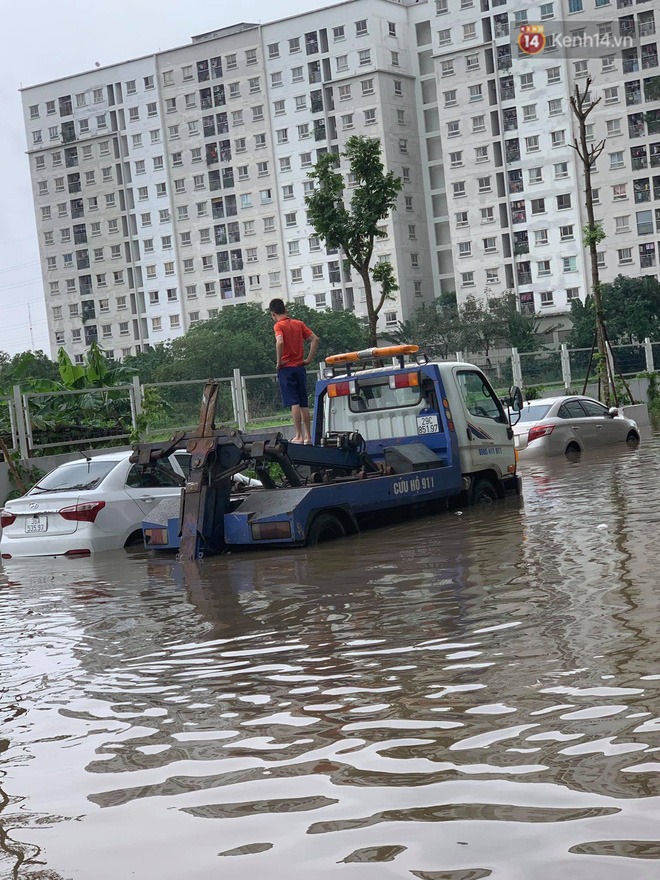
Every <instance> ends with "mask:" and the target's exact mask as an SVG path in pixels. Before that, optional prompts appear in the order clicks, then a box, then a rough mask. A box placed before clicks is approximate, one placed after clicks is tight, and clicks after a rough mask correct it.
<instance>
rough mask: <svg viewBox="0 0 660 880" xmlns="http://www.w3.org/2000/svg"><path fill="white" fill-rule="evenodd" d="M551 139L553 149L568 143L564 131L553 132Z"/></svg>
mask: <svg viewBox="0 0 660 880" xmlns="http://www.w3.org/2000/svg"><path fill="white" fill-rule="evenodd" d="M550 139H551V141H552V146H553V147H562V146H564V144H565V143H566V132H565V131H564V129H562V130H561V131H553V132H551V133H550Z"/></svg>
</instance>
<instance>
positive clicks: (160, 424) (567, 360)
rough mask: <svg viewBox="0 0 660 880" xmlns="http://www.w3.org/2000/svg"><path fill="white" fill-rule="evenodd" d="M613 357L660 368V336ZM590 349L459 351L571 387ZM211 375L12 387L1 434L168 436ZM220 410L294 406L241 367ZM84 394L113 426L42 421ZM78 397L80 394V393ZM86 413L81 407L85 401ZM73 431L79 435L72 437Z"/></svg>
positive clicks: (628, 371) (28, 452) (480, 362)
mask: <svg viewBox="0 0 660 880" xmlns="http://www.w3.org/2000/svg"><path fill="white" fill-rule="evenodd" d="M612 348H613V352H614V357H615V358H616V360H617V363H618V365H619V367H620V369H621V371H622V373H623V374H624V375H625V376H634V375H636V374H637V373H640V372H643V371H648V372H654V371H659V372H660V342H654V343H652V342H651V341H650V340H648V339H647V340H645V341H644V343H642V344H641V345H640V344H634V345H615V346H613V347H612ZM589 356H590V349H587V348H583V349H580V348H578V349H568V348H567V347H566V346H565V345H562V346H561V348H560V349H559V350H555V351H535V352H519V351H517V349H515V348H512V349H511V350H510V351H499V352H497V353H495V354H493V355H491V356H489V357H484V355H470V354H467V353H463V352H457V354H456V359H457V360H468V361H469V362H470V363H474V364H476V365H477V366H478V367H480V368H481V369H482V370H483V371H484V372H485V373H486V375H487V376H488V378H489V379H490V381H491V383H492V384H493V386H494V387H495V388H496V389H497V390H498V391H500V392H503V391H504V390H506V389H508V387H509V386H510V385H512V384H515V385H519V386H520V387H521V388H523V389H526V388H527V389H529V388H531V387H538V386H543V387H544V388H545V389H548V388H553V387H556V388H557V390H558V392H559V393H561V389H564V390H566V391H568V390H569V389H574V388H577V389H579V390H581V387H580V386H581V385H582V383H583V382H584V379H585V376H586V371H587V365H588V363H589ZM316 379H317V374H316V373H315V372H313V371H309V372H308V374H307V380H308V389H309V393H310V401H313V395H314V384H315V382H316ZM206 381H207V380H206V379H186V380H181V381H175V382H148V383H145V384H144V385H143V384H141V383H140V380H139V378H138V377H137V376H134V377H133V382H132V383H131V384H130V385H120V386H116V387H110V388H87V389H83V390H80V391H49V392H40V393H37V392H30V391H26V392H23V391H22V389H21V387H20V386H19V385H15V386H14V393H13V396H12V397H0V433H1V434H2V435H3V436H4V437H5V443H6V445H7V447H8V448H9V449H10V451H14V450H18V451H19V452H20V457H21V458H22V459H27V458H30V457H32V456H33V455H34V453H35V452H39V451H40V452H42V453H46V452H48V451H49V450H52V449H55V448H71V449H75V448H76V447H80V446H89V445H91V444H92V443H108V442H110V443H116V442H117V441H121V440H123V441H124V442H126V441H127V440H128V439H129V437H130V435H131V432H133V433H136V432H138V431H139V432H140V433H141V435H142V436H143V437H144V438H145V439H147V438H149V437H152V438H153V437H160V436H164V437H166V436H168V435H170V434H172V433H174V432H175V431H180V430H184V429H190V428H194V427H195V426H196V425H197V424H198V421H199V408H200V402H201V392H202V388H203V386H204V383H205V382H206ZM218 381H219V382H220V394H219V401H218V410H217V415H216V423H217V424H226V425H234V426H237V427H238V428H240V429H241V430H245V428H246V427H248V426H249V425H251V424H263V423H264V422H271V423H272V424H274V425H275V424H277V423H279V422H285V421H288V420H289V416H290V412H289V410H288V409H287V408H286V407H283V406H282V403H281V400H280V394H279V389H278V386H277V374H276V373H261V374H258V375H250V376H245V375H243V374H242V373H241V371H240V370H238V369H237V370H234V372H233V375H231V376H224V377H222V378H220V379H219V380H218ZM76 395H85V396H86V397H84V398H83V400H84V401H86V402H88V403H89V402H90V401H92V400H95V401H98V405H99V406H103V405H104V402H105V403H107V404H108V405H109V404H110V403H111V404H112V410H113V412H116V413H117V421H116V423H115V424H114V427H113V425H110V426H108V425H106V426H104V427H103V428H94V427H93V425H90V424H84V423H83V421H82V419H81V420H78V422H74V423H72V424H70V425H68V426H64V427H65V428H67V429H68V432H67V430H62V427H63V426H61V425H59V426H57V425H53V426H51V428H49V427H48V424H44V423H43V422H47V419H45V420H41V421H40V416H41V415H42V413H43V411H44V404H45V403H47V402H48V403H50V404H53V403H54V404H55V405H56V404H57V402H58V401H64V400H65V398H69V397H74V396H76ZM77 399H80V398H77ZM81 411H82V405H81ZM72 435H75V436H72Z"/></svg>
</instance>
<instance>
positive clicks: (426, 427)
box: [417, 416, 440, 434]
mask: <svg viewBox="0 0 660 880" xmlns="http://www.w3.org/2000/svg"><path fill="white" fill-rule="evenodd" d="M417 433H418V434H439V433H440V427H439V426H438V417H437V416H417Z"/></svg>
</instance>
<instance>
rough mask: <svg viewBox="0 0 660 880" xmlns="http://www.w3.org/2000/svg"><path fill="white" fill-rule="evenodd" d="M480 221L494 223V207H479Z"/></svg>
mask: <svg viewBox="0 0 660 880" xmlns="http://www.w3.org/2000/svg"><path fill="white" fill-rule="evenodd" d="M480 214H481V222H482V223H494V222H495V209H494V208H481V209H480Z"/></svg>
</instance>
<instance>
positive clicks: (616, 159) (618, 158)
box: [610, 152, 625, 168]
mask: <svg viewBox="0 0 660 880" xmlns="http://www.w3.org/2000/svg"><path fill="white" fill-rule="evenodd" d="M624 166H625V162H624V159H623V153H622V152H616V153H610V168H623V167H624Z"/></svg>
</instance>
